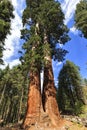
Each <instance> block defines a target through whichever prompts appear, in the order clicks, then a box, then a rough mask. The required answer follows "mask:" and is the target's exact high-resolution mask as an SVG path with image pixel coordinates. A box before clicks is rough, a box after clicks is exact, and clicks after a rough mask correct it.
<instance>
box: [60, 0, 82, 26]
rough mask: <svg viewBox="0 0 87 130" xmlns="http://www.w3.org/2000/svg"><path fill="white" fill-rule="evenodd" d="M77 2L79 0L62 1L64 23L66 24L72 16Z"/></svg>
mask: <svg viewBox="0 0 87 130" xmlns="http://www.w3.org/2000/svg"><path fill="white" fill-rule="evenodd" d="M79 2H80V0H64V2H63V3H62V5H61V7H62V9H63V11H64V13H65V24H67V23H68V22H69V21H70V19H71V18H72V17H73V14H74V12H75V9H76V4H77V3H79Z"/></svg>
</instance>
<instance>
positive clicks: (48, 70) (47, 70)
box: [42, 33, 61, 126]
mask: <svg viewBox="0 0 87 130" xmlns="http://www.w3.org/2000/svg"><path fill="white" fill-rule="evenodd" d="M44 44H49V43H48V37H47V35H46V33H45V34H44ZM48 51H49V50H48ZM48 54H49V55H48ZM44 58H45V61H46V64H45V66H44V84H43V96H42V100H43V108H44V111H46V113H47V114H48V115H49V117H50V119H51V121H52V124H53V125H55V126H57V125H58V121H59V120H60V119H61V117H60V113H59V109H58V104H57V101H56V88H55V85H54V76H53V70H52V59H51V55H50V52H48V53H46V54H45V57H44Z"/></svg>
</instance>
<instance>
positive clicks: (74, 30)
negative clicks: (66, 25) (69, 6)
mask: <svg viewBox="0 0 87 130" xmlns="http://www.w3.org/2000/svg"><path fill="white" fill-rule="evenodd" d="M70 32H72V33H74V35H78V33H79V31H78V30H77V29H76V28H75V27H72V28H70Z"/></svg>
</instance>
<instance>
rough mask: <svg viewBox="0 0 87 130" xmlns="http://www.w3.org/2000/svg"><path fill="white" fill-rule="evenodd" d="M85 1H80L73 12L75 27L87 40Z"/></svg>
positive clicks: (86, 8)
mask: <svg viewBox="0 0 87 130" xmlns="http://www.w3.org/2000/svg"><path fill="white" fill-rule="evenodd" d="M86 21H87V0H81V1H80V3H78V4H77V6H76V11H75V26H76V28H77V29H78V30H80V31H82V33H83V35H84V37H85V38H87V29H86V28H87V22H86Z"/></svg>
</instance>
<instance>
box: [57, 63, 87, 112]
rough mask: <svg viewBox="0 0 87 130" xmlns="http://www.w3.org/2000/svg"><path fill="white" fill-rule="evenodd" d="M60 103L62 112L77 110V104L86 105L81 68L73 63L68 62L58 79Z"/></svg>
mask: <svg viewBox="0 0 87 130" xmlns="http://www.w3.org/2000/svg"><path fill="white" fill-rule="evenodd" d="M58 81H59V83H58V94H57V96H58V101H60V100H61V102H59V107H60V109H61V110H62V111H64V110H65V109H66V106H68V108H69V107H70V108H73V110H74V109H75V106H76V104H77V103H81V104H85V101H84V96H83V91H82V86H81V77H80V73H79V67H78V66H76V65H75V64H74V63H73V62H70V61H66V64H64V65H63V68H62V69H61V71H60V73H59V77H58Z"/></svg>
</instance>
